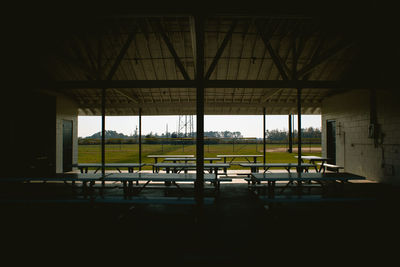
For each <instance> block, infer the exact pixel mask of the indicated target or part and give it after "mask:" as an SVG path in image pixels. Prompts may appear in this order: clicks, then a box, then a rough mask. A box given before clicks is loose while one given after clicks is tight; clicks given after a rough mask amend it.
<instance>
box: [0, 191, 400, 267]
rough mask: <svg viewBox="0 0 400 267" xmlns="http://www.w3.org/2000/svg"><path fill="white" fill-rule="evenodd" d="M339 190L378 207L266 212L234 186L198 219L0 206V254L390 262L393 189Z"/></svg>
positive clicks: (292, 206)
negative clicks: (2, 246)
mask: <svg viewBox="0 0 400 267" xmlns="http://www.w3.org/2000/svg"><path fill="white" fill-rule="evenodd" d="M46 190H53V191H52V192H57V190H59V189H56V188H55V187H54V188H47V189H46ZM346 190H347V191H348V192H351V193H352V194H353V195H359V196H368V197H374V199H375V200H373V201H362V202H351V203H348V202H343V203H286V204H277V205H275V206H273V207H270V206H266V205H265V203H264V202H262V201H260V200H259V199H258V197H256V196H255V195H253V194H252V193H250V192H249V191H248V189H247V184H246V183H231V184H223V185H221V192H220V195H219V198H218V201H217V202H216V204H214V205H207V206H205V207H204V209H203V210H202V213H200V214H202V216H200V217H199V216H198V214H199V213H198V212H197V210H196V208H195V207H194V206H176V205H172V206H169V205H161V204H152V205H123V204H119V205H105V204H103V205H94V206H93V205H89V204H80V205H78V204H69V205H66V204H46V205H34V204H23V205H2V206H1V211H2V220H1V222H2V228H1V229H2V230H3V231H4V234H3V237H2V239H3V241H2V242H3V244H7V249H6V250H3V252H4V251H7V253H5V255H8V256H9V255H13V253H17V254H18V255H32V257H31V258H29V257H27V258H26V257H16V258H15V257H14V258H13V259H14V260H16V259H18V260H21V261H25V260H26V261H28V259H29V262H30V263H32V262H34V261H36V260H38V261H39V262H40V261H42V262H44V261H47V260H49V259H50V258H52V257H53V256H56V257H57V259H58V261H63V262H64V261H65V262H69V261H71V264H76V263H77V262H79V263H86V262H87V263H91V264H94V263H97V262H98V263H103V261H106V260H111V261H112V262H113V264H114V265H115V264H117V263H122V262H124V263H131V264H132V265H133V263H135V262H142V263H147V264H150V263H154V264H155V265H156V266H159V264H160V263H161V264H164V263H168V264H169V263H174V264H183V265H186V266H187V265H188V264H190V266H193V265H195V266H205V265H207V266H210V264H233V265H235V264H237V263H240V264H241V266H247V264H249V263H251V262H254V263H263V262H270V261H273V262H278V263H279V262H281V263H282V262H284V263H288V262H291V261H293V263H302V262H304V263H307V262H308V261H310V260H311V259H314V257H315V256H323V257H324V258H325V260H329V261H330V262H336V261H337V263H338V264H340V260H341V259H344V258H345V257H346V258H347V261H349V260H350V259H351V260H354V262H357V263H360V262H362V261H363V260H366V262H368V261H369V260H367V259H369V258H370V257H373V258H376V259H377V260H379V259H380V260H381V261H382V260H386V259H387V258H388V257H390V255H395V254H391V253H392V252H391V249H394V248H395V247H396V246H394V245H392V243H391V241H396V240H397V241H396V242H398V240H399V239H398V237H399V236H400V235H399V229H400V220H399V218H398V216H397V215H398V212H399V208H398V204H399V201H398V200H399V196H400V194H399V192H400V191H399V189H398V188H394V187H390V186H385V185H382V184H376V183H351V184H348V185H346ZM157 192H158V194H159V193H160V192H159V190H158V191H157ZM143 193H144V191H143ZM155 193H156V191H152V190H151V189H149V190H148V192H146V194H155ZM378 252H379V254H378ZM381 253H383V254H381ZM378 255H383V256H384V258H380V257H378ZM313 262H315V260H313ZM243 264H245V265H243Z"/></svg>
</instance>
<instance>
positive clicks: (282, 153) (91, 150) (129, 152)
mask: <svg viewBox="0 0 400 267" xmlns="http://www.w3.org/2000/svg"><path fill="white" fill-rule="evenodd" d="M266 147H267V153H266V161H267V162H271V163H273V162H297V159H296V158H295V157H294V156H296V153H297V152H296V153H292V154H290V153H288V152H286V150H287V147H286V146H285V145H280V144H267V146H266ZM320 147H321V146H320V145H303V147H302V152H303V153H302V154H303V155H316V156H318V155H321V152H320ZM152 154H153V155H154V154H156V155H157V154H162V155H164V154H166V155H174V154H177V155H182V154H188V155H195V154H196V146H195V145H185V146H183V145H160V144H155V145H150V144H143V145H142V162H143V163H154V160H153V159H152V158H147V155H152ZM220 154H263V145H262V144H257V145H256V144H236V145H234V146H233V145H232V144H218V145H205V146H204V156H205V157H216V156H217V155H220ZM238 160H240V161H242V160H245V159H238ZM261 161H262V159H261ZM78 162H79V163H96V162H97V163H100V162H101V146H100V145H79V148H78ZM106 162H107V163H130V162H139V146H138V145H137V144H125V145H124V144H122V145H119V144H117V145H106ZM150 168H151V167H150V166H148V167H145V168H144V169H150ZM238 168H240V167H239V166H232V167H231V169H238Z"/></svg>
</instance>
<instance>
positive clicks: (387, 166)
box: [383, 164, 394, 176]
mask: <svg viewBox="0 0 400 267" xmlns="http://www.w3.org/2000/svg"><path fill="white" fill-rule="evenodd" d="M383 172H384V174H385V176H393V175H394V168H393V165H391V164H385V167H384V170H383Z"/></svg>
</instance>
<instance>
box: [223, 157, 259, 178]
mask: <svg viewBox="0 0 400 267" xmlns="http://www.w3.org/2000/svg"><path fill="white" fill-rule="evenodd" d="M217 157H218V158H223V159H224V163H227V162H226V161H227V160H226V159H227V158H232V159H231V161H230V162H229V164H235V163H234V162H233V160H234V159H236V158H245V159H246V160H247V161H248V163H251V162H253V163H257V158H259V157H264V155H240V154H239V155H217ZM249 158H250V159H251V158H252V159H253V161H250V160H249ZM238 164H240V163H238ZM226 171H227V169H226V168H225V169H224V172H225V173H226Z"/></svg>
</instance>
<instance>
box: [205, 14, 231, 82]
mask: <svg viewBox="0 0 400 267" xmlns="http://www.w3.org/2000/svg"><path fill="white" fill-rule="evenodd" d="M236 25H237V20H236V19H235V20H233V22H232V24H231V27H230V28H229V31H228V32H227V33H226V35H225V37H224V40H223V41H222V43H221V45H220V47H219V48H218V51H217V53H216V54H215V57H214V59H213V61H212V62H211V64H210V67H209V68H208V70H207V73H206V76H205V77H204V79H206V80H208V79H210V77H211V74H212V73H213V72H214V69H215V67H216V66H217V63H218V60H219V59H220V58H221V56H222V53H223V52H224V50H225V47H226V45H227V44H228V42H229V40H231V38H232V33H233V31H234V30H235V28H236Z"/></svg>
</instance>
